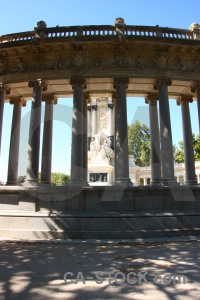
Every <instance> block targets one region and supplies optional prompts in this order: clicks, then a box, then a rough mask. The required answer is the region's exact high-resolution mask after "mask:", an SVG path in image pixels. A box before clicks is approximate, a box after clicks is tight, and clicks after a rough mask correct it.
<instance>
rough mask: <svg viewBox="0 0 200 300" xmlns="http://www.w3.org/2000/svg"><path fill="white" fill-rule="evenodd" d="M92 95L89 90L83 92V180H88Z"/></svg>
mask: <svg viewBox="0 0 200 300" xmlns="http://www.w3.org/2000/svg"><path fill="white" fill-rule="evenodd" d="M89 102H90V95H89V93H88V92H84V93H83V180H84V181H85V182H87V181H88V139H89V138H88V126H90V124H89V120H88V118H87V117H88V103H89Z"/></svg>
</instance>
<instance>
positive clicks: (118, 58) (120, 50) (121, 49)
mask: <svg viewBox="0 0 200 300" xmlns="http://www.w3.org/2000/svg"><path fill="white" fill-rule="evenodd" d="M112 66H113V67H117V68H128V67H129V63H128V50H127V49H126V48H125V46H124V45H121V44H120V45H117V47H116V48H115V49H114V63H113V65H112Z"/></svg>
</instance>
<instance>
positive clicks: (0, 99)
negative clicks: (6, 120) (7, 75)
mask: <svg viewBox="0 0 200 300" xmlns="http://www.w3.org/2000/svg"><path fill="white" fill-rule="evenodd" d="M5 93H6V94H7V95H8V94H10V90H9V89H8V88H7V86H6V85H5V84H4V83H0V151H1V136H2V126H3V112H4V98H5Z"/></svg>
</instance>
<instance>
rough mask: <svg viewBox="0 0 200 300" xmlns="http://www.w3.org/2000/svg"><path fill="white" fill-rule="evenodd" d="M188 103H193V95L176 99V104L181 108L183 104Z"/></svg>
mask: <svg viewBox="0 0 200 300" xmlns="http://www.w3.org/2000/svg"><path fill="white" fill-rule="evenodd" d="M184 102H188V103H192V102H193V97H192V96H191V95H181V96H179V97H178V98H177V99H176V104H177V105H178V106H179V105H181V103H184Z"/></svg>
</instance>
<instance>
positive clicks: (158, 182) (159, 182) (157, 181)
mask: <svg viewBox="0 0 200 300" xmlns="http://www.w3.org/2000/svg"><path fill="white" fill-rule="evenodd" d="M150 185H151V186H152V185H156V186H157V185H162V183H161V179H154V180H152V181H151V182H150Z"/></svg>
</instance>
